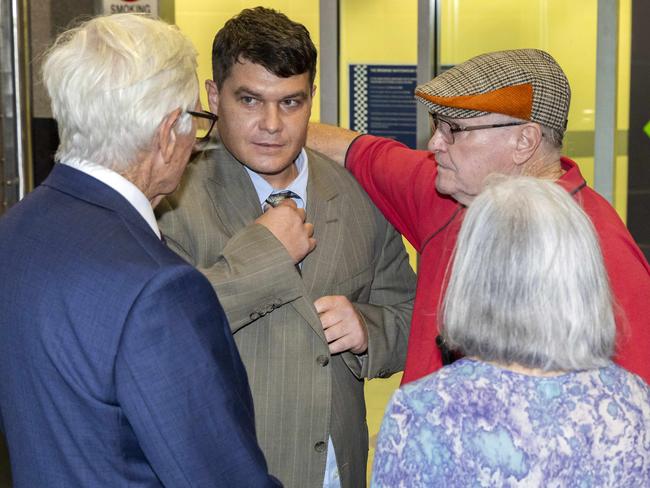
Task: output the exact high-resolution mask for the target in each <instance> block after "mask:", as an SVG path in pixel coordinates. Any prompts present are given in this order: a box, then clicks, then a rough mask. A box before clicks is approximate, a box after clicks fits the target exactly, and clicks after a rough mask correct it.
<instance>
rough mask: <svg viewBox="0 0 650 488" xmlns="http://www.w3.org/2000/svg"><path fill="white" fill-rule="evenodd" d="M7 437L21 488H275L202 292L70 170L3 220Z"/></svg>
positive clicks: (121, 202) (0, 287) (109, 199)
mask: <svg viewBox="0 0 650 488" xmlns="http://www.w3.org/2000/svg"><path fill="white" fill-rule="evenodd" d="M0 273H2V279H1V280H0V428H1V429H2V430H3V431H4V433H5V436H6V439H7V443H8V445H9V456H10V459H11V466H12V474H13V480H14V485H15V486H17V487H21V486H25V487H35V486H47V487H56V486H66V487H72V486H74V487H94V486H98V487H99V486H101V487H108V486H111V487H113V486H115V487H117V486H137V487H140V486H147V487H149V486H161V485H164V486H173V487H176V486H210V487H216V486H224V487H233V486H255V487H257V486H267V485H274V484H275V481H273V480H272V479H271V478H270V477H269V475H268V472H267V468H266V462H265V460H264V457H263V455H262V453H261V451H260V449H259V447H258V445H257V441H256V437H255V428H254V418H253V404H252V400H251V395H250V391H249V387H248V381H247V379H246V372H245V370H244V367H243V365H242V363H241V360H240V358H239V354H238V352H237V349H236V346H235V344H234V341H233V339H232V334H231V333H230V329H229V327H228V325H227V321H226V317H225V315H224V313H223V310H222V309H221V306H220V305H219V303H218V301H217V299H216V296H215V294H214V291H213V289H212V287H211V285H210V284H209V283H208V281H207V280H206V279H205V278H204V277H203V276H202V275H201V274H200V273H199V272H198V271H196V270H195V269H194V268H192V267H191V266H190V265H188V264H187V263H186V262H185V261H183V260H182V259H181V258H179V257H178V256H177V255H176V254H174V253H173V252H172V251H171V250H169V249H167V247H166V246H165V245H164V244H163V243H162V242H160V240H159V239H158V238H157V236H156V235H155V233H154V232H153V231H152V230H151V228H150V227H149V226H148V225H147V223H146V222H145V221H144V219H143V218H142V217H141V216H140V215H139V214H138V213H137V211H136V210H135V209H134V208H133V207H132V206H131V205H130V204H129V203H128V202H127V200H126V199H124V198H123V197H122V196H121V195H120V194H118V193H117V192H115V191H114V190H113V189H111V188H110V187H108V186H106V185H104V184H103V183H101V182H99V181H98V180H96V179H94V178H92V177H90V176H88V175H86V174H84V173H82V172H80V171H77V170H76V169H73V168H70V167H67V166H63V165H56V167H55V168H54V170H53V171H52V173H51V175H50V176H49V178H48V179H47V180H46V181H45V182H44V183H43V184H42V185H41V186H40V187H39V188H37V189H36V190H35V191H34V192H32V193H31V194H30V195H28V196H27V197H26V198H25V199H24V200H23V201H22V202H20V203H19V204H17V205H16V206H15V207H13V208H12V209H11V210H10V211H9V212H7V214H5V215H4V216H3V217H2V218H1V219H0Z"/></svg>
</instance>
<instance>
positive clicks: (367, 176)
mask: <svg viewBox="0 0 650 488" xmlns="http://www.w3.org/2000/svg"><path fill="white" fill-rule="evenodd" d="M345 164H346V167H347V168H348V169H349V170H350V172H351V173H352V174H353V175H354V177H355V178H356V180H357V181H358V182H359V184H361V186H362V187H363V188H364V190H366V192H367V193H368V195H369V196H370V198H371V199H372V201H373V202H374V203H375V205H377V207H378V208H379V210H381V212H382V213H383V214H384V216H385V217H386V219H387V220H388V221H389V222H390V223H391V224H393V226H394V227H395V228H396V229H397V230H398V231H399V232H400V233H401V234H402V235H404V236H405V237H406V238H407V239H408V241H409V242H410V243H411V244H412V245H413V247H415V249H416V250H417V251H418V252H421V250H422V249H421V246H422V244H423V242H424V240H425V239H426V238H427V237H428V236H429V235H430V234H431V233H432V232H433V231H435V230H436V229H437V228H439V227H441V226H442V225H444V224H445V223H447V222H448V221H449V220H450V218H451V216H452V215H453V213H454V212H455V211H456V210H457V208H458V203H457V202H456V201H455V200H453V199H452V198H450V197H446V196H443V195H440V194H439V193H438V192H437V191H436V187H435V181H436V176H437V174H438V169H437V166H436V162H435V159H434V157H433V154H431V153H429V152H427V151H416V150H414V149H410V148H408V147H406V146H405V145H403V144H401V143H399V142H396V141H394V140H392V139H385V138H381V137H374V136H362V137H359V138H357V139H356V140H355V141H354V142H353V143H352V145H351V147H350V149H349V151H348V154H347V156H346V161H345Z"/></svg>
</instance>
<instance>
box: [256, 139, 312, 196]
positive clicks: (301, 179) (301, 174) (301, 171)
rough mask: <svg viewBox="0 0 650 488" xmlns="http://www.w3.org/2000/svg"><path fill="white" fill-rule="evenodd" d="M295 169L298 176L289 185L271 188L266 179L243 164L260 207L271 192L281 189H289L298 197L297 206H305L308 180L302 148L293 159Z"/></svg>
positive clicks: (307, 168) (307, 169)
mask: <svg viewBox="0 0 650 488" xmlns="http://www.w3.org/2000/svg"><path fill="white" fill-rule="evenodd" d="M295 165H296V169H297V170H298V176H296V179H295V180H293V181H292V182H291V183H290V184H289V186H287V187H286V188H278V189H276V188H273V187H272V186H271V185H270V184H269V182H268V181H266V180H265V179H264V178H263V177H262V176H261V175H259V174H258V173H256V172H255V171H253V170H251V169H249V168H248V167H247V166H245V165H244V168H245V169H246V172H247V173H248V176H250V179H251V182H252V183H253V186H254V187H255V191H256V192H257V198H258V199H259V201H260V207H263V206H264V201H265V200H266V199H267V198H268V196H269V195H270V194H271V193H277V192H279V191H282V190H291V191H292V192H294V193H295V194H296V195H298V196H299V197H300V198H299V199H296V205H297V206H298V208H305V207H306V206H307V181H308V180H309V164H308V160H307V153H306V152H305V149H304V148H303V149H302V150H301V151H300V154H298V157H297V158H296V160H295Z"/></svg>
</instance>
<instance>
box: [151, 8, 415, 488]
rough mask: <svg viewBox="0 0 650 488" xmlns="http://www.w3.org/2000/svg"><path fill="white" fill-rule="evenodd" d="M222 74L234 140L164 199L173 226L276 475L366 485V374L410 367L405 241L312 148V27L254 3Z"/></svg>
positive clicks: (242, 17) (218, 69)
mask: <svg viewBox="0 0 650 488" xmlns="http://www.w3.org/2000/svg"><path fill="white" fill-rule="evenodd" d="M213 71H214V81H213V80H208V81H207V82H206V88H207V91H208V100H209V105H210V109H211V110H212V112H214V113H215V114H217V116H218V122H217V128H218V132H219V137H220V139H221V141H220V142H219V143H218V144H217V146H216V147H213V148H210V149H208V150H206V151H205V152H204V154H203V155H202V157H200V158H199V159H198V160H197V161H196V163H195V164H193V165H190V167H189V168H188V172H187V173H186V178H185V180H184V183H183V184H182V186H181V187H180V188H179V189H178V191H177V192H176V193H175V194H174V195H173V196H172V197H170V198H168V199H167V201H165V202H163V203H162V204H161V205H160V207H159V208H161V209H163V212H162V213H161V215H160V220H159V224H160V227H161V229H162V231H163V234H164V235H165V236H166V238H167V242H168V243H169V245H170V246H171V247H172V248H173V249H175V250H176V251H177V252H178V253H179V254H180V255H181V256H183V257H185V258H186V259H187V260H188V261H190V262H191V263H192V264H194V265H196V266H197V267H198V268H199V269H201V270H202V271H203V272H204V273H205V275H206V276H207V277H208V278H209V280H210V282H211V283H212V284H213V286H214V288H215V290H216V291H217V294H218V295H219V299H220V301H221V303H222V305H223V307H224V309H225V311H226V314H227V316H228V319H229V321H230V325H231V329H232V332H233V334H234V337H235V341H236V343H237V345H238V347H239V351H240V354H241V357H242V359H243V361H244V364H245V365H246V369H247V372H248V376H249V381H250V385H251V389H252V392H253V399H254V404H255V416H256V424H257V435H258V438H259V443H260V445H261V446H262V450H263V451H264V453H265V455H266V457H267V460H268V463H269V469H270V471H271V473H273V474H274V475H276V476H277V477H279V478H280V480H281V481H282V482H283V483H285V485H286V486H289V487H300V488H304V487H314V488H316V487H322V486H342V487H344V488H347V487H350V488H357V487H362V486H365V478H366V463H367V454H368V436H367V426H366V421H365V415H366V410H365V401H364V394H363V386H364V378H374V377H387V376H390V375H391V374H393V373H394V372H397V371H400V370H402V368H403V365H404V359H405V353H406V341H407V337H408V329H409V323H410V318H411V310H412V306H413V302H412V300H413V296H414V284H415V282H414V275H413V272H412V271H411V269H410V267H409V264H408V259H407V256H406V253H405V251H404V247H403V244H402V240H401V237H400V236H399V234H397V232H396V231H395V230H394V229H393V228H392V227H391V226H390V225H389V224H388V223H387V222H386V220H385V219H384V218H383V217H382V216H381V214H380V213H379V212H378V211H377V209H376V208H375V207H374V206H373V205H372V203H371V202H370V200H369V199H368V197H367V196H366V195H365V193H364V192H363V190H361V188H360V187H359V186H358V185H357V183H356V182H355V181H354V180H353V178H352V177H351V176H350V175H349V174H348V173H347V172H346V171H345V170H344V169H343V168H340V167H339V166H338V165H337V164H336V163H334V162H332V161H330V160H329V159H326V158H324V157H323V156H321V155H319V154H317V153H314V152H311V151H308V150H305V149H304V147H303V146H304V143H305V138H306V133H307V124H308V120H309V116H310V113H311V104H312V97H313V94H314V86H313V81H314V76H315V71H316V49H315V47H314V45H313V43H312V41H311V39H310V38H309V33H308V32H307V30H306V29H305V28H304V26H302V25H300V24H297V23H295V22H292V21H291V20H289V19H288V18H287V17H286V16H284V15H282V14H280V13H278V12H275V11H273V10H268V9H264V8H261V7H258V8H256V9H251V10H244V11H242V12H241V13H240V14H239V15H238V16H236V17H234V18H233V19H231V20H229V21H228V22H227V23H226V25H225V26H224V27H223V29H221V30H220V31H219V32H218V33H217V36H216V37H215V42H214V45H213ZM205 116H206V117H211V115H210V114H207V113H206V114H205ZM281 190H284V191H290V192H291V193H290V194H289V198H288V199H286V200H285V201H283V202H281V203H278V202H277V201H275V200H273V199H269V200H268V201H270V202H271V203H270V204H267V203H266V202H265V201H267V197H269V195H271V194H276V193H278V192H279V191H281ZM285 196H286V195H285ZM278 199H279V198H278ZM188 360H191V358H188Z"/></svg>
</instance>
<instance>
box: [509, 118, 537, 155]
mask: <svg viewBox="0 0 650 488" xmlns="http://www.w3.org/2000/svg"><path fill="white" fill-rule="evenodd" d="M541 142H542V129H541V127H540V126H539V124H535V123H528V124H524V125H522V126H521V129H520V130H519V132H518V136H517V141H516V144H515V151H514V154H513V159H514V163H515V164H516V165H521V164H524V163H526V162H527V161H529V160H530V159H531V158H532V157H533V154H535V151H537V148H538V147H539V145H540V144H541Z"/></svg>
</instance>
